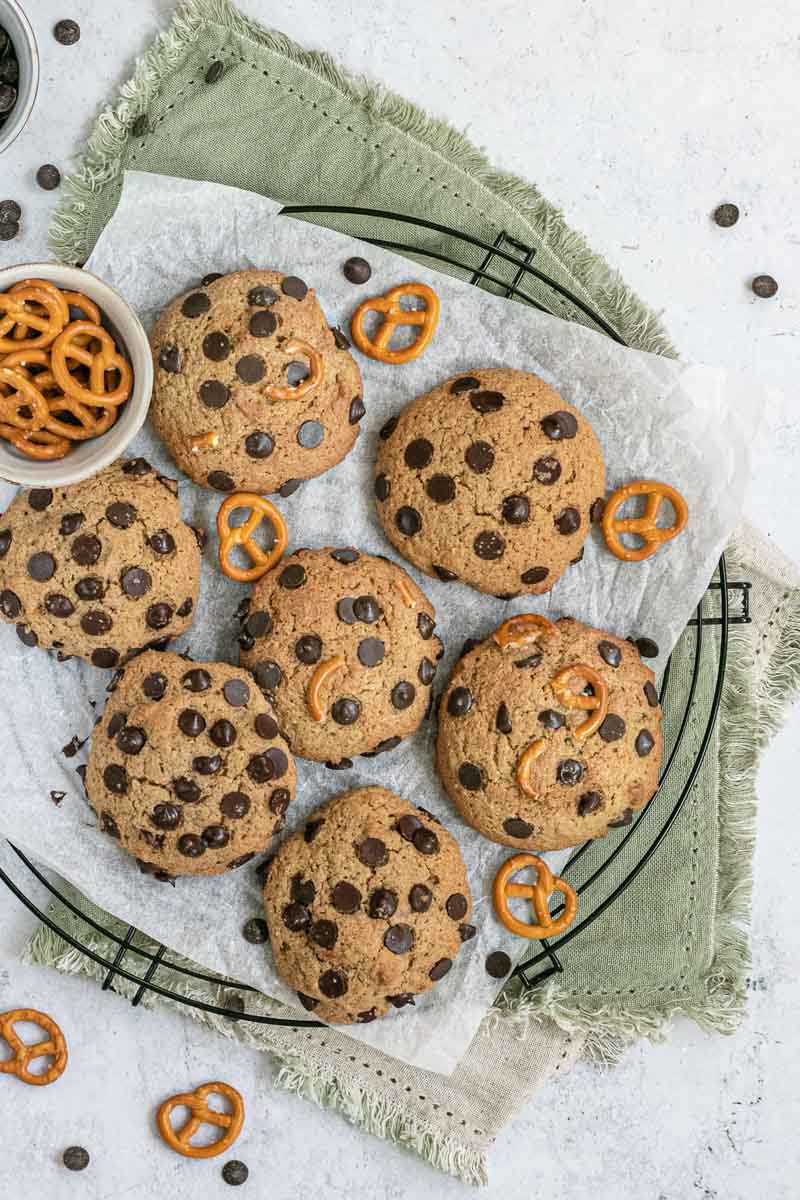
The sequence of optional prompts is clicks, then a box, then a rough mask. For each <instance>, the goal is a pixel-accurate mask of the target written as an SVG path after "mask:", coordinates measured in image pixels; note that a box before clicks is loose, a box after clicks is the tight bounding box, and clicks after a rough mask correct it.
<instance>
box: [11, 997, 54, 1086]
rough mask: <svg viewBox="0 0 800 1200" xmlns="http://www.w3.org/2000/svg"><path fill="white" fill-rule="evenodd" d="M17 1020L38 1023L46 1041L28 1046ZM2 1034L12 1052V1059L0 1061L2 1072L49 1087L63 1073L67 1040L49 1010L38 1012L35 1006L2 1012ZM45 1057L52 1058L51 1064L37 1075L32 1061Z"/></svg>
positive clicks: (23, 1081) (32, 1083)
mask: <svg viewBox="0 0 800 1200" xmlns="http://www.w3.org/2000/svg"><path fill="white" fill-rule="evenodd" d="M17 1021H29V1022H30V1023H31V1024H33V1025H38V1026H39V1028H40V1029H43V1030H44V1031H45V1033H46V1034H47V1035H48V1037H47V1038H46V1040H45V1041H42V1042H35V1043H34V1045H32V1046H29V1045H28V1044H27V1043H26V1042H23V1040H22V1038H21V1037H20V1036H19V1034H18V1033H17V1031H16V1030H15V1028H14V1025H15V1024H16V1022H17ZM0 1037H2V1038H3V1039H4V1040H5V1041H6V1042H7V1043H8V1045H9V1046H10V1047H11V1053H12V1057H11V1058H9V1059H5V1060H4V1061H3V1062H0V1075H16V1077H17V1079H19V1080H21V1081H22V1083H28V1084H30V1085H31V1086H32V1087H47V1085H48V1084H49V1083H55V1081H56V1080H57V1079H59V1078H60V1077H61V1076H62V1075H63V1074H64V1071H65V1069H66V1066H67V1060H68V1058H69V1052H68V1051H67V1043H66V1039H65V1038H64V1034H63V1033H62V1032H61V1029H60V1028H59V1026H58V1025H57V1024H56V1023H55V1021H54V1020H53V1018H52V1017H48V1015H47V1013H43V1012H38V1011H37V1010H36V1009H35V1008H15V1009H12V1010H11V1012H5V1013H0ZM44 1057H47V1058H52V1060H53V1061H52V1063H51V1064H50V1066H49V1067H48V1068H47V1070H46V1071H42V1072H41V1074H38V1075H36V1074H34V1073H33V1071H31V1069H30V1064H31V1063H32V1062H33V1061H34V1059H37V1058H44Z"/></svg>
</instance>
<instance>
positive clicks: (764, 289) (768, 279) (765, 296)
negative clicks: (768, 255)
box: [750, 275, 778, 300]
mask: <svg viewBox="0 0 800 1200" xmlns="http://www.w3.org/2000/svg"><path fill="white" fill-rule="evenodd" d="M750 286H751V287H752V289H753V292H754V293H755V295H756V296H759V297H760V298H761V299H762V300H769V299H771V298H772V297H773V296H774V295H775V293H776V292H777V290H778V281H777V280H776V279H773V277H772V276H771V275H756V277H755V279H754V280H753V282H752V283H751V285H750Z"/></svg>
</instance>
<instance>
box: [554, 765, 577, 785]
mask: <svg viewBox="0 0 800 1200" xmlns="http://www.w3.org/2000/svg"><path fill="white" fill-rule="evenodd" d="M582 778H583V763H579V762H578V760H577V759H576V758H562V760H561V762H560V763H559V764H558V766H557V767H556V779H557V780H558V782H559V783H563V784H564V785H565V786H566V787H574V786H575V784H576V783H580V781H581V779H582Z"/></svg>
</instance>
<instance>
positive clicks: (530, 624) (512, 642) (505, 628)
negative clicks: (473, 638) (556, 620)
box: [492, 613, 557, 650]
mask: <svg viewBox="0 0 800 1200" xmlns="http://www.w3.org/2000/svg"><path fill="white" fill-rule="evenodd" d="M556 632H557V630H556V627H555V625H554V624H553V622H552V621H548V620H547V618H546V617H540V616H538V615H537V614H536V613H522V614H521V615H520V616H518V617H509V618H508V620H507V621H503V624H502V625H499V626H498V627H497V629H495V631H494V633H493V634H492V641H494V642H496V643H497V645H498V646H499V647H500V649H501V650H504V649H505V648H506V646H511V647H513V648H515V649H516V648H517V647H518V646H527V645H528V644H529V643H530V642H536V641H538V639H539V638H540V637H542V636H544V635H546V634H551V633H556Z"/></svg>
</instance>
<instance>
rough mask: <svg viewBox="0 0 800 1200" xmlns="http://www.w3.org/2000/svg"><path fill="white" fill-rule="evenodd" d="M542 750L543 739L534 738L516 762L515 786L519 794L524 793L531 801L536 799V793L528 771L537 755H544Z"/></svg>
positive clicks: (543, 747) (543, 746) (543, 745)
mask: <svg viewBox="0 0 800 1200" xmlns="http://www.w3.org/2000/svg"><path fill="white" fill-rule="evenodd" d="M544 749H545V740H544V738H536V740H535V741H533V742H531V744H530V746H528V747H527V749H525V750H523V751H522V754H520V756H519V760H518V761H517V772H516V779H517V786H518V787H519V790H520V791H521V792H524V793H525V795H526V796H530V798H531V799H532V800H535V799H536V797H537V795H538V792H537V791H536V790H535V788H534V787H533V784H532V783H531V781H530V770H531V767H532V766H533V764H534V763H535V761H536V759H537V758H538V757H539V755H540V754H543V753H544Z"/></svg>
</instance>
